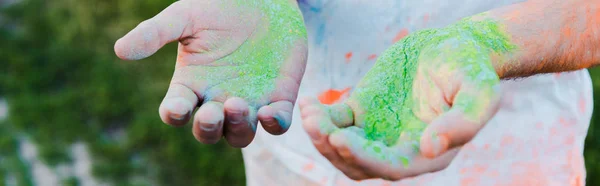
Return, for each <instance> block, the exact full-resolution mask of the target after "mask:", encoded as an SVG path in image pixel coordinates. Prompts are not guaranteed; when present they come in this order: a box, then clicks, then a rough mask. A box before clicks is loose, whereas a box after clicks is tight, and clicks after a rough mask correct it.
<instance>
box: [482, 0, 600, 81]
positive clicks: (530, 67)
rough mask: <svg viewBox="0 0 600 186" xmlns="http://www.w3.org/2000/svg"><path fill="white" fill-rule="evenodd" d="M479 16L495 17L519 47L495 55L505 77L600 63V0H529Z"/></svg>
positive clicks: (574, 68)
mask: <svg viewBox="0 0 600 186" xmlns="http://www.w3.org/2000/svg"><path fill="white" fill-rule="evenodd" d="M473 19H492V20H494V21H497V23H498V24H499V25H500V26H501V27H502V28H503V29H504V30H505V31H506V35H507V36H508V38H509V40H510V42H512V43H513V44H514V45H515V46H516V49H515V50H513V51H511V52H507V53H504V54H496V55H493V59H494V60H493V61H494V67H495V68H496V71H497V72H498V75H499V76H500V77H501V78H512V77H524V76H529V75H534V74H538V73H550V72H562V71H571V70H579V69H583V68H588V67H592V66H594V65H597V64H598V63H600V29H599V28H600V0H570V1H564V0H546V1H541V0H540V1H528V2H524V3H519V4H514V5H511V6H507V7H503V8H499V9H494V10H491V11H490V12H488V13H486V14H481V15H478V16H475V17H473Z"/></svg>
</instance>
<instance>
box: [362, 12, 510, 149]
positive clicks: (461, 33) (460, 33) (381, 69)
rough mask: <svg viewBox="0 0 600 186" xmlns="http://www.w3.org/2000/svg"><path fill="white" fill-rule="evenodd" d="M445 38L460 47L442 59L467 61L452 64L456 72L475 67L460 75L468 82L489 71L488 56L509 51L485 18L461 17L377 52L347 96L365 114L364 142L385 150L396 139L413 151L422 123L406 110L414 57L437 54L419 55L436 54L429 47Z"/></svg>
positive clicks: (505, 38)
mask: <svg viewBox="0 0 600 186" xmlns="http://www.w3.org/2000/svg"><path fill="white" fill-rule="evenodd" d="M448 39H454V40H458V41H460V42H463V40H464V42H463V43H464V44H465V45H461V47H456V48H455V50H453V51H456V53H452V54H451V56H447V54H446V56H445V57H448V58H454V57H456V59H459V58H460V59H465V57H467V58H468V59H471V60H467V61H460V63H463V64H456V67H463V66H467V65H468V64H464V63H472V64H476V65H472V67H471V68H473V67H475V68H473V69H471V70H469V72H467V73H468V74H466V75H467V76H469V77H472V78H478V77H477V76H478V74H479V73H481V72H482V71H483V70H489V69H487V68H482V66H483V67H492V66H491V65H492V64H491V60H490V54H492V53H493V52H495V53H507V52H509V51H511V50H512V49H514V48H515V46H514V45H513V44H511V43H510V42H509V37H508V36H507V35H506V34H505V33H504V31H503V30H502V28H501V27H500V25H498V23H497V22H495V21H493V20H489V19H488V20H482V21H473V20H472V19H470V18H465V19H463V20H461V21H460V22H458V23H456V24H453V25H451V26H448V27H446V28H440V29H429V30H422V31H419V32H415V33H413V34H411V35H408V36H407V37H405V38H404V39H402V40H401V41H399V42H397V43H396V44H395V45H393V46H392V47H391V48H389V49H388V50H386V51H385V52H384V53H383V55H382V56H381V57H380V58H379V59H378V60H377V63H376V64H375V66H374V67H373V68H372V69H371V70H370V71H369V72H368V73H367V74H366V76H365V77H364V79H363V80H362V81H361V82H360V83H359V85H358V87H357V89H356V90H355V92H354V93H353V95H352V96H353V99H354V100H357V101H358V104H359V105H360V106H362V108H363V109H364V111H365V113H364V115H363V116H362V117H363V118H364V131H365V134H366V137H367V138H368V139H369V140H372V141H381V142H383V143H385V144H386V145H388V146H391V145H395V144H396V143H399V141H398V139H399V138H400V136H401V135H402V139H403V140H402V143H404V144H407V145H412V147H414V149H418V147H419V146H418V144H419V139H420V136H421V133H422V131H423V130H424V128H425V127H426V124H425V123H423V122H422V121H421V120H419V119H418V118H417V117H416V116H415V115H414V114H413V111H412V110H411V108H412V107H413V101H414V100H413V95H412V93H413V92H412V86H413V80H414V77H415V73H416V72H417V66H418V64H417V63H418V61H419V58H421V59H423V58H429V57H431V56H436V55H437V54H436V53H421V52H422V51H428V52H431V51H439V50H431V48H432V47H438V45H440V44H441V43H442V42H444V41H447V40H448ZM465 46H467V47H465ZM451 61H452V60H451V59H450V60H448V62H451ZM422 62H426V61H422ZM482 64H483V65H482ZM491 69H493V68H491ZM494 74H495V72H494ZM482 81H490V82H489V83H497V82H498V81H499V79H498V78H497V77H496V78H495V80H494V78H492V80H482Z"/></svg>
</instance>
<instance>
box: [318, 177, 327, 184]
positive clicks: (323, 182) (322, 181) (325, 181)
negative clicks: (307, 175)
mask: <svg viewBox="0 0 600 186" xmlns="http://www.w3.org/2000/svg"><path fill="white" fill-rule="evenodd" d="M319 183H320V184H321V185H325V184H327V177H323V178H321V181H319Z"/></svg>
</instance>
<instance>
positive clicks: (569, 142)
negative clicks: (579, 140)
mask: <svg viewBox="0 0 600 186" xmlns="http://www.w3.org/2000/svg"><path fill="white" fill-rule="evenodd" d="M574 144H575V136H573V135H569V136H567V139H565V145H568V146H571V145H574Z"/></svg>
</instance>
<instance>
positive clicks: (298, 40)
mask: <svg viewBox="0 0 600 186" xmlns="http://www.w3.org/2000/svg"><path fill="white" fill-rule="evenodd" d="M172 41H179V50H178V58H177V62H176V65H175V72H174V74H173V79H172V80H171V85H170V87H169V90H168V92H167V94H166V96H165V98H164V100H163V102H162V104H161V106H160V108H159V113H160V116H161V118H162V120H163V121H164V122H165V123H168V124H171V125H176V126H180V125H184V124H185V123H187V122H188V121H189V119H190V118H191V116H192V112H193V110H194V109H195V108H196V107H198V106H199V107H200V108H199V109H198V111H197V112H196V113H195V116H194V126H193V134H194V136H195V137H196V139H198V140H199V141H201V142H203V143H209V144H212V143H216V142H218V141H219V140H220V139H221V137H223V136H224V137H225V139H226V140H227V142H228V143H229V144H230V145H232V146H234V147H245V146H246V145H248V144H249V143H250V142H251V141H252V139H253V138H254V132H255V131H256V124H257V120H260V121H261V123H262V125H263V128H264V129H265V130H266V131H268V132H269V133H272V134H282V133H284V132H285V131H286V130H287V129H288V128H289V126H290V123H291V118H292V109H293V105H294V102H295V100H296V96H297V92H298V88H299V86H300V80H301V79H302V75H303V73H304V66H305V64H306V55H307V48H306V29H305V28H304V21H303V19H302V15H301V12H300V10H299V9H298V7H297V4H296V2H294V1H281V0H252V1H248V0H227V1H220V0H206V1H197V0H182V1H177V2H175V3H173V4H172V5H171V6H169V7H168V8H166V9H165V10H164V11H162V12H161V13H159V14H158V15H157V16H155V17H153V18H151V19H149V20H147V21H144V22H142V23H141V24H140V25H138V26H137V27H136V28H135V29H133V30H132V31H131V32H130V33H128V34H127V35H125V36H124V37H123V38H121V39H119V40H118V41H117V42H116V44H115V52H116V53H117V55H118V56H119V57H120V58H122V59H127V60H137V59H142V58H145V57H148V56H150V55H152V54H153V53H154V52H156V51H157V50H158V49H159V48H161V47H162V46H163V45H165V44H166V43H169V42H172Z"/></svg>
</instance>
